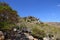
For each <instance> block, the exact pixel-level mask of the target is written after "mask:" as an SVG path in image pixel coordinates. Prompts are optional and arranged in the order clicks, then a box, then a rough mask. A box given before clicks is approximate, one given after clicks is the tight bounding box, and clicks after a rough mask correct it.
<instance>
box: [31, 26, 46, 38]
mask: <svg viewBox="0 0 60 40" xmlns="http://www.w3.org/2000/svg"><path fill="white" fill-rule="evenodd" d="M32 35H33V36H36V37H38V38H40V37H44V36H45V35H46V34H45V32H44V30H40V28H38V27H33V28H32Z"/></svg>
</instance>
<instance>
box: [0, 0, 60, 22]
mask: <svg viewBox="0 0 60 40" xmlns="http://www.w3.org/2000/svg"><path fill="white" fill-rule="evenodd" d="M0 1H4V2H7V3H8V4H9V5H10V6H11V7H12V8H13V9H14V10H16V11H17V12H18V14H19V15H20V16H21V17H25V16H34V17H36V18H39V19H40V20H41V21H43V22H60V0H0Z"/></svg>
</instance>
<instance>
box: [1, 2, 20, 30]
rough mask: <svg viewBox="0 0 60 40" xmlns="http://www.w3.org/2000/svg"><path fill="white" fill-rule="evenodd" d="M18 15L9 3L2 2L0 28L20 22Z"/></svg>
mask: <svg viewBox="0 0 60 40" xmlns="http://www.w3.org/2000/svg"><path fill="white" fill-rule="evenodd" d="M18 17H19V16H18V15H17V12H16V11H15V10H13V9H12V8H11V7H10V6H9V5H8V4H6V3H0V29H1V28H3V29H4V28H6V29H7V28H10V27H11V26H13V25H15V24H16V23H17V22H18Z"/></svg>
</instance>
